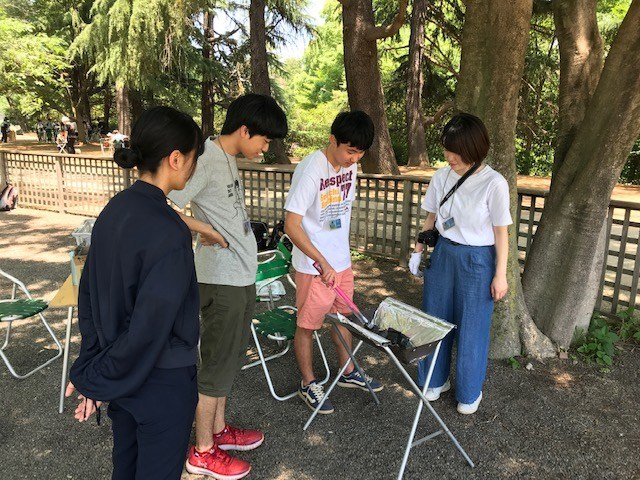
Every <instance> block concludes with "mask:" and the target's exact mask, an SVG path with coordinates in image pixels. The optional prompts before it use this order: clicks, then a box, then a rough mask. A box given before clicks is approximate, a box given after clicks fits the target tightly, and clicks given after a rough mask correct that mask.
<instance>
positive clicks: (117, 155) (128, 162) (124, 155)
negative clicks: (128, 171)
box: [113, 148, 140, 168]
mask: <svg viewBox="0 0 640 480" xmlns="http://www.w3.org/2000/svg"><path fill="white" fill-rule="evenodd" d="M113 161H114V162H116V163H117V164H118V165H120V166H121V167H122V168H133V167H135V166H136V165H138V163H139V162H140V153H139V152H138V150H137V149H131V148H118V149H117V150H116V151H115V152H114V154H113Z"/></svg>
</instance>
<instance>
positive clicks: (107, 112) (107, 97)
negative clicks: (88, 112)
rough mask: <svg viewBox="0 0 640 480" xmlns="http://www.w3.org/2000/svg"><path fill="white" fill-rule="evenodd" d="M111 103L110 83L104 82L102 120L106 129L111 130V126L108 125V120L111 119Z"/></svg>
mask: <svg viewBox="0 0 640 480" xmlns="http://www.w3.org/2000/svg"><path fill="white" fill-rule="evenodd" d="M112 104H113V93H112V92H111V85H110V84H109V83H105V85H104V97H103V105H104V117H103V118H102V121H103V122H104V127H105V128H106V130H107V131H111V126H110V125H109V121H110V119H111V105H112Z"/></svg>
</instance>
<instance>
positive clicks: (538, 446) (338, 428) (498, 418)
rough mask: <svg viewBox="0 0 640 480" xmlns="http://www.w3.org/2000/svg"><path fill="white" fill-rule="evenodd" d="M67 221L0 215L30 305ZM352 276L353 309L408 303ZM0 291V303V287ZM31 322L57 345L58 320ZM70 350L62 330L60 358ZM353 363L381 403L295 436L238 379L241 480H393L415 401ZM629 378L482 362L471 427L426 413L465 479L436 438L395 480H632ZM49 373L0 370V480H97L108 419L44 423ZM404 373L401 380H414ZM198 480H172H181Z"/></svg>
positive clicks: (28, 358) (31, 361) (50, 393)
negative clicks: (257, 437)
mask: <svg viewBox="0 0 640 480" xmlns="http://www.w3.org/2000/svg"><path fill="white" fill-rule="evenodd" d="M81 222H82V218H81V217H78V216H73V215H61V214H56V213H51V212H43V211H37V210H27V209H18V210H15V211H12V212H9V213H0V226H1V228H0V245H1V247H0V258H1V264H0V265H1V268H2V269H3V270H5V271H7V272H9V273H12V274H13V275H15V276H17V277H18V278H20V279H22V280H23V281H24V282H25V283H26V284H27V286H28V287H29V288H30V289H31V291H32V293H33V294H34V296H36V297H41V298H44V299H46V300H51V298H53V295H54V294H55V292H56V290H57V288H58V287H59V286H60V284H61V283H62V282H63V281H64V279H65V278H66V276H67V275H68V273H69V267H68V255H67V252H68V251H69V250H70V249H71V248H72V247H73V239H72V238H71V237H70V235H69V233H70V232H71V230H72V229H73V228H75V227H76V226H78V225H79V224H80V223H81ZM354 265H355V269H356V275H357V278H358V281H357V287H356V288H357V294H356V302H357V303H359V304H361V305H367V304H369V305H375V304H377V303H379V302H380V301H381V300H382V299H384V298H385V297H387V296H394V297H396V298H399V299H401V300H403V301H405V302H407V303H410V304H414V305H418V304H419V299H420V290H421V289H420V284H419V282H418V281H416V280H414V279H413V278H411V277H410V275H409V274H408V273H407V272H406V271H403V270H402V269H400V268H398V267H396V266H394V265H393V264H392V263H389V262H385V261H380V260H373V259H363V260H360V261H358V262H356V263H355V264H354ZM1 285H2V286H1V287H0V288H1V289H2V290H1V291H2V295H3V296H4V295H6V294H7V293H8V289H7V287H8V285H7V284H4V283H3V284H1ZM45 313H46V315H47V318H48V319H49V320H50V322H51V324H52V326H53V328H54V330H55V332H56V334H57V335H58V337H59V338H63V337H64V319H65V315H66V311H65V310H64V309H50V310H48V311H46V312H45ZM14 325H15V338H14V341H15V342H16V346H15V348H11V349H10V350H8V354H9V355H11V356H12V359H13V360H14V364H15V365H16V367H17V368H20V367H22V370H23V371H24V369H26V368H28V367H29V366H31V365H35V363H36V361H37V360H39V359H44V358H46V357H47V356H48V355H51V354H52V353H53V344H52V342H51V341H50V340H48V339H47V338H45V336H44V329H43V328H42V327H41V326H39V325H37V324H36V323H35V322H33V321H25V322H21V323H16V324H14ZM0 328H2V329H4V328H5V327H4V326H2V327H0ZM328 333H329V332H328V331H327V330H326V329H325V330H323V332H322V338H323V341H324V345H325V346H326V347H327V350H328V353H329V360H330V364H331V366H332V368H333V369H334V371H335V369H336V368H337V365H336V360H335V355H334V351H333V348H332V346H331V344H330V340H329V334H328ZM2 334H4V331H2V332H0V335H2ZM78 345H79V336H78V334H77V328H75V325H74V331H73V337H72V350H71V358H72V359H73V358H74V357H75V355H76V354H77V351H78ZM361 352H362V354H361V355H360V358H361V359H362V361H363V364H364V365H365V366H366V367H367V370H368V372H369V373H370V374H372V375H374V376H375V377H376V378H378V379H380V380H381V381H382V382H383V383H384V385H385V387H386V388H385V390H384V391H383V392H382V393H381V395H380V398H381V400H382V404H381V405H380V406H376V405H375V404H374V402H373V400H372V399H371V397H370V396H369V395H368V394H366V393H365V392H360V391H353V390H345V389H336V391H335V392H334V393H333V394H332V400H333V402H334V404H335V406H336V412H335V413H334V414H333V415H328V416H323V417H322V418H319V419H317V420H316V421H315V422H314V423H313V424H312V426H311V427H310V429H309V431H307V432H303V431H302V425H303V424H304V422H305V421H306V418H307V417H308V415H309V413H310V411H309V410H308V409H307V407H305V406H304V405H303V404H302V403H301V402H300V401H299V400H298V399H292V400H290V401H288V402H284V403H280V402H276V401H275V400H273V399H272V398H271V396H270V395H269V393H268V391H267V388H266V383H265V381H264V377H263V375H262V372H261V370H260V369H258V368H254V369H251V370H248V371H245V372H242V373H241V374H240V375H239V377H238V380H237V382H236V386H235V388H234V391H233V393H232V395H231V397H230V399H229V408H228V413H227V414H228V418H229V420H231V421H232V422H233V423H234V424H237V425H239V426H245V427H254V428H261V429H263V430H264V432H265V434H266V441H265V444H264V445H263V446H262V447H260V448H259V449H257V450H255V451H253V452H242V453H240V454H239V456H240V457H242V458H244V459H246V460H248V461H250V462H251V464H252V466H253V470H252V472H251V474H250V476H249V477H248V478H253V479H282V480H284V479H296V480H298V479H300V480H307V479H344V478H371V479H391V478H395V476H396V475H397V470H398V467H399V465H400V461H401V457H402V453H403V451H404V445H405V442H406V438H407V434H408V431H409V428H410V424H411V421H412V418H413V414H414V412H415V408H416V405H417V401H416V397H415V396H414V395H413V394H412V393H411V392H410V391H409V389H408V387H407V385H406V383H405V382H404V380H403V379H402V378H401V376H400V374H399V372H398V371H397V370H396V369H395V368H394V366H393V365H391V364H390V363H389V361H388V359H387V358H386V357H385V356H384V355H383V354H381V353H379V352H377V351H376V350H374V349H372V348H369V347H363V350H361ZM250 353H251V352H250ZM524 363H526V361H523V365H524ZM316 365H319V363H318V361H317V362H316ZM639 367H640V349H639V348H637V347H636V348H635V349H634V348H632V347H625V349H624V351H621V352H619V356H618V357H617V360H616V364H615V366H614V367H613V368H612V369H611V372H610V373H608V374H603V373H601V372H599V371H598V369H597V368H595V367H594V366H590V365H585V364H583V363H582V362H578V363H573V362H572V361H571V360H564V361H563V360H558V359H554V360H549V361H546V362H545V363H544V364H542V363H537V362H533V369H532V370H530V371H529V370H526V369H524V368H522V369H517V370H514V369H512V368H510V367H509V366H508V364H507V363H506V362H505V361H490V363H489V372H488V377H487V383H486V386H485V390H484V400H483V401H482V404H481V406H480V409H479V410H478V412H477V413H476V414H475V415H472V416H461V415H459V414H457V412H456V410H455V400H454V398H453V395H452V393H446V394H443V396H442V398H441V400H439V401H438V402H436V403H434V408H435V409H436V410H437V411H438V412H439V414H440V415H441V416H442V418H443V420H444V421H445V422H446V423H447V425H448V426H449V428H450V429H451V431H452V432H453V434H454V435H455V436H456V437H457V438H458V440H459V441H460V443H461V444H462V446H463V447H464V448H465V449H466V451H467V453H468V454H469V455H470V456H471V458H472V459H473V460H474V461H475V463H476V468H474V469H471V468H470V467H469V466H468V465H467V464H466V463H465V462H464V460H463V458H462V457H461V455H460V454H459V453H458V452H457V450H456V449H455V448H454V447H453V445H452V444H451V442H449V441H448V439H447V438H446V437H445V436H442V435H441V436H439V437H437V438H436V439H434V440H432V441H430V442H428V443H426V444H424V445H421V446H419V447H416V448H415V449H414V450H413V451H412V453H411V456H410V458H409V463H408V466H407V470H406V473H405V478H406V479H422V478H432V477H441V478H451V479H476V478H487V479H501V478H504V479H520V478H522V479H538V478H540V479H543V478H544V479H546V478H571V479H574V478H575V479H640V456H639V455H638V452H639V451H640V430H639V429H638V424H639V422H638V397H639V396H640V382H639V381H638V372H639ZM61 368H62V361H61V360H59V361H56V362H54V363H53V364H52V365H51V366H50V367H48V368H46V369H45V370H44V371H41V372H39V373H37V374H35V375H34V376H32V377H30V378H28V379H26V380H22V381H19V380H16V379H14V378H13V377H11V376H10V375H9V373H8V371H7V369H6V367H5V366H4V365H3V364H1V365H0V412H2V413H1V414H0V480H5V479H23V478H25V479H26V478H38V479H87V478H90V479H102V478H109V475H110V449H111V442H112V440H111V432H110V426H109V420H108V418H106V415H105V416H103V418H104V419H105V421H104V422H103V424H102V425H101V426H98V425H96V424H95V422H89V423H86V424H79V423H77V422H75V421H74V420H73V418H72V417H71V414H70V411H71V410H72V403H71V402H68V403H67V405H66V409H65V412H64V413H63V414H62V415H59V414H58V413H57V399H58V393H59V385H60V383H59V382H60V372H61ZM273 369H274V371H275V373H276V378H277V379H278V380H277V386H278V387H280V389H281V390H287V389H290V390H293V389H294V388H295V387H296V385H297V382H298V376H297V371H296V368H295V362H294V360H293V356H292V355H287V356H285V357H284V358H282V359H280V360H278V361H276V363H275V364H274V365H273ZM409 372H410V373H411V374H412V375H415V368H413V367H410V368H409ZM435 429H436V425H435V421H434V420H433V418H432V417H431V416H430V415H427V414H423V417H422V421H421V424H420V427H419V434H420V433H422V434H426V433H430V432H431V431H433V430H435ZM200 478H201V477H198V476H191V475H188V474H186V473H185V474H183V479H190V480H199V479H200Z"/></svg>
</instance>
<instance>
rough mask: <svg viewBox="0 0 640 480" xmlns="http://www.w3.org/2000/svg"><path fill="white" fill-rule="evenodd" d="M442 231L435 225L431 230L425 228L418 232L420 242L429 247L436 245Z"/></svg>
mask: <svg viewBox="0 0 640 480" xmlns="http://www.w3.org/2000/svg"><path fill="white" fill-rule="evenodd" d="M439 236H440V232H438V230H437V229H436V228H435V227H434V228H432V229H431V230H425V231H424V232H420V233H419V234H418V243H424V244H425V245H426V246H427V247H432V248H433V247H435V246H436V242H437V241H438V237H439Z"/></svg>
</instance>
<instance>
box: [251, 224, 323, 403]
mask: <svg viewBox="0 0 640 480" xmlns="http://www.w3.org/2000/svg"><path fill="white" fill-rule="evenodd" d="M285 240H288V237H287V236H286V235H283V236H282V238H281V239H280V241H279V242H278V245H277V246H276V249H275V250H268V251H265V252H259V253H258V272H257V274H256V292H257V293H258V294H260V292H261V291H262V292H264V291H268V292H269V303H268V308H269V309H268V310H267V311H266V312H262V313H258V314H256V315H255V318H254V319H253V322H252V324H251V335H252V336H253V341H254V343H255V345H256V350H257V351H258V357H259V360H256V361H254V362H251V363H248V364H247V365H245V366H244V367H242V369H243V370H246V369H249V368H252V367H255V366H258V365H262V370H263V371H264V376H265V379H266V380H267V385H268V386H269V391H270V392H271V395H272V396H273V398H275V399H276V400H279V401H284V400H288V399H290V398H293V397H295V396H296V394H297V393H298V390H297V389H296V390H295V391H293V392H291V393H287V394H285V395H279V394H278V393H276V391H275V388H274V386H273V379H272V378H271V373H270V372H269V366H268V365H267V362H269V361H271V360H274V359H276V358H279V357H282V356H283V355H285V354H286V353H287V352H288V351H289V350H290V349H291V344H292V342H293V337H294V336H295V333H296V315H297V312H298V310H297V309H296V308H295V307H293V306H291V305H283V306H280V307H277V308H276V307H275V305H274V301H273V296H272V295H271V290H270V287H271V286H272V285H273V282H275V281H276V280H279V279H281V278H283V277H287V280H288V281H289V283H290V284H291V285H292V286H293V288H295V287H296V284H295V282H294V281H293V278H292V277H291V274H290V273H289V269H290V267H291V251H290V250H289V249H288V248H287V246H286V244H285ZM313 335H314V339H315V341H316V343H317V344H318V349H319V350H320V355H321V357H322V361H323V362H324V367H325V371H326V376H325V378H324V379H323V380H322V381H321V382H320V383H321V384H325V383H326V382H327V381H328V380H329V376H330V373H331V372H330V370H329V364H328V362H327V357H326V355H325V353H324V350H323V348H322V343H321V342H320V337H319V336H318V333H317V332H314V333H313ZM260 338H262V339H263V340H264V339H268V340H271V341H273V342H276V343H277V345H278V346H279V347H280V350H279V351H277V352H276V353H274V354H273V355H269V356H265V354H264V351H263V349H262V344H261V343H260Z"/></svg>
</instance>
